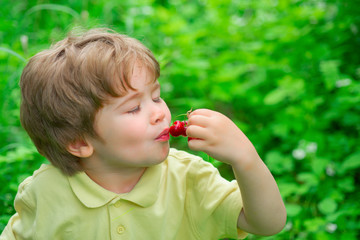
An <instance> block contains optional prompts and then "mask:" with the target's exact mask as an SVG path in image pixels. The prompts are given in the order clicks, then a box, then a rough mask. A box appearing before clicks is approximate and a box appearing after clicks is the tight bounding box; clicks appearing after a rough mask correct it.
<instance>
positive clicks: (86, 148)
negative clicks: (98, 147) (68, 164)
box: [66, 140, 94, 158]
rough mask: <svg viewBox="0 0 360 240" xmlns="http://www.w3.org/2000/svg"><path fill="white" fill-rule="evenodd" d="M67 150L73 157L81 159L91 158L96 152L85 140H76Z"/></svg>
mask: <svg viewBox="0 0 360 240" xmlns="http://www.w3.org/2000/svg"><path fill="white" fill-rule="evenodd" d="M66 150H68V152H69V153H71V154H72V155H74V156H76V157H80V158H87V157H90V156H91V155H92V154H93V152H94V148H93V146H92V145H91V144H89V143H87V142H86V141H85V140H76V141H74V142H72V143H70V144H69V145H68V146H67V148H66Z"/></svg>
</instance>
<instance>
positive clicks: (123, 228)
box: [116, 225, 125, 234]
mask: <svg viewBox="0 0 360 240" xmlns="http://www.w3.org/2000/svg"><path fill="white" fill-rule="evenodd" d="M116 231H117V233H118V234H123V233H124V232H125V227H124V226H123V225H119V226H118V227H117V229H116Z"/></svg>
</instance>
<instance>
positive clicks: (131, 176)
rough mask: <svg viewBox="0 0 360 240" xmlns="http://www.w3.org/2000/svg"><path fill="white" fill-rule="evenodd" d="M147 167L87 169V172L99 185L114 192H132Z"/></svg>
mask: <svg viewBox="0 0 360 240" xmlns="http://www.w3.org/2000/svg"><path fill="white" fill-rule="evenodd" d="M145 170H146V168H145V167H144V168H124V169H121V170H119V169H117V170H116V171H111V170H104V169H103V170H99V169H85V173H86V174H87V175H88V176H89V177H90V178H91V179H92V180H93V181H94V182H96V183H97V184H98V185H100V186H101V187H103V188H105V189H106V190H109V191H111V192H114V193H118V194H120V193H127V192H130V191H131V190H132V189H133V188H134V187H135V185H136V184H137V183H138V182H139V180H140V178H141V177H142V175H143V174H144V172H145Z"/></svg>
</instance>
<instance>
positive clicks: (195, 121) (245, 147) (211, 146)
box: [186, 109, 259, 166]
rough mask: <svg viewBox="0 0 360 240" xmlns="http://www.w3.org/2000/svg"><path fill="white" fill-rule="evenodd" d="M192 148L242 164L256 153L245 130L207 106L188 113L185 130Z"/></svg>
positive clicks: (256, 155) (229, 162)
mask: <svg viewBox="0 0 360 240" xmlns="http://www.w3.org/2000/svg"><path fill="white" fill-rule="evenodd" d="M186 133H187V135H188V136H189V137H190V138H195V139H191V140H190V141H189V147H190V149H192V150H196V151H203V152H205V153H207V154H208V155H210V156H211V157H213V158H215V159H217V160H219V161H222V162H225V163H228V164H231V165H237V164H240V165H242V166H246V165H247V164H246V163H250V162H251V161H252V160H254V158H255V159H258V158H259V156H258V154H257V152H256V150H255V148H254V146H253V145H252V143H251V142H250V141H249V139H248V138H247V137H246V136H245V134H244V133H243V132H242V131H241V130H240V129H239V128H238V127H237V126H236V125H235V123H233V121H231V120H230V119H229V118H228V117H226V116H225V115H223V114H221V113H219V112H215V111H211V110H208V109H198V110H195V111H193V112H192V113H191V114H190V115H189V119H188V127H187V131H186Z"/></svg>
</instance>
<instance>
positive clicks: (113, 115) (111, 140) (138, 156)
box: [89, 64, 171, 169]
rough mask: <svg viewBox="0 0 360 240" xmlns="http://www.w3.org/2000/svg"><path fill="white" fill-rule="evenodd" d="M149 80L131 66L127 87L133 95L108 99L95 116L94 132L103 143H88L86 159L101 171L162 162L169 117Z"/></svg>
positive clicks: (156, 84)
mask: <svg viewBox="0 0 360 240" xmlns="http://www.w3.org/2000/svg"><path fill="white" fill-rule="evenodd" d="M151 76H152V75H151V74H149V72H148V70H147V69H146V68H145V67H141V65H138V64H137V65H135V68H134V72H133V76H132V78H131V85H132V87H133V88H134V89H136V91H133V90H131V89H129V91H128V94H127V95H125V96H124V97H119V98H112V99H110V102H109V104H106V105H105V106H104V107H103V108H101V109H100V110H99V112H98V113H97V115H96V117H95V130H96V132H97V133H98V134H99V136H100V137H101V138H102V139H103V140H104V141H101V140H98V139H90V140H89V142H90V144H91V145H92V146H93V149H94V152H93V154H92V155H91V156H90V158H92V160H95V161H96V162H97V163H98V164H101V165H102V166H103V167H105V168H106V167H109V168H111V169H114V168H117V167H118V168H126V167H147V166H151V165H154V164H157V163H160V162H162V161H164V160H165V159H166V157H167V155H168V152H169V131H168V130H169V125H170V121H171V114H170V111H169V108H168V107H167V105H166V103H165V102H164V101H163V100H162V99H161V98H160V85H159V82H158V81H156V82H153V81H152V79H151Z"/></svg>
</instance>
